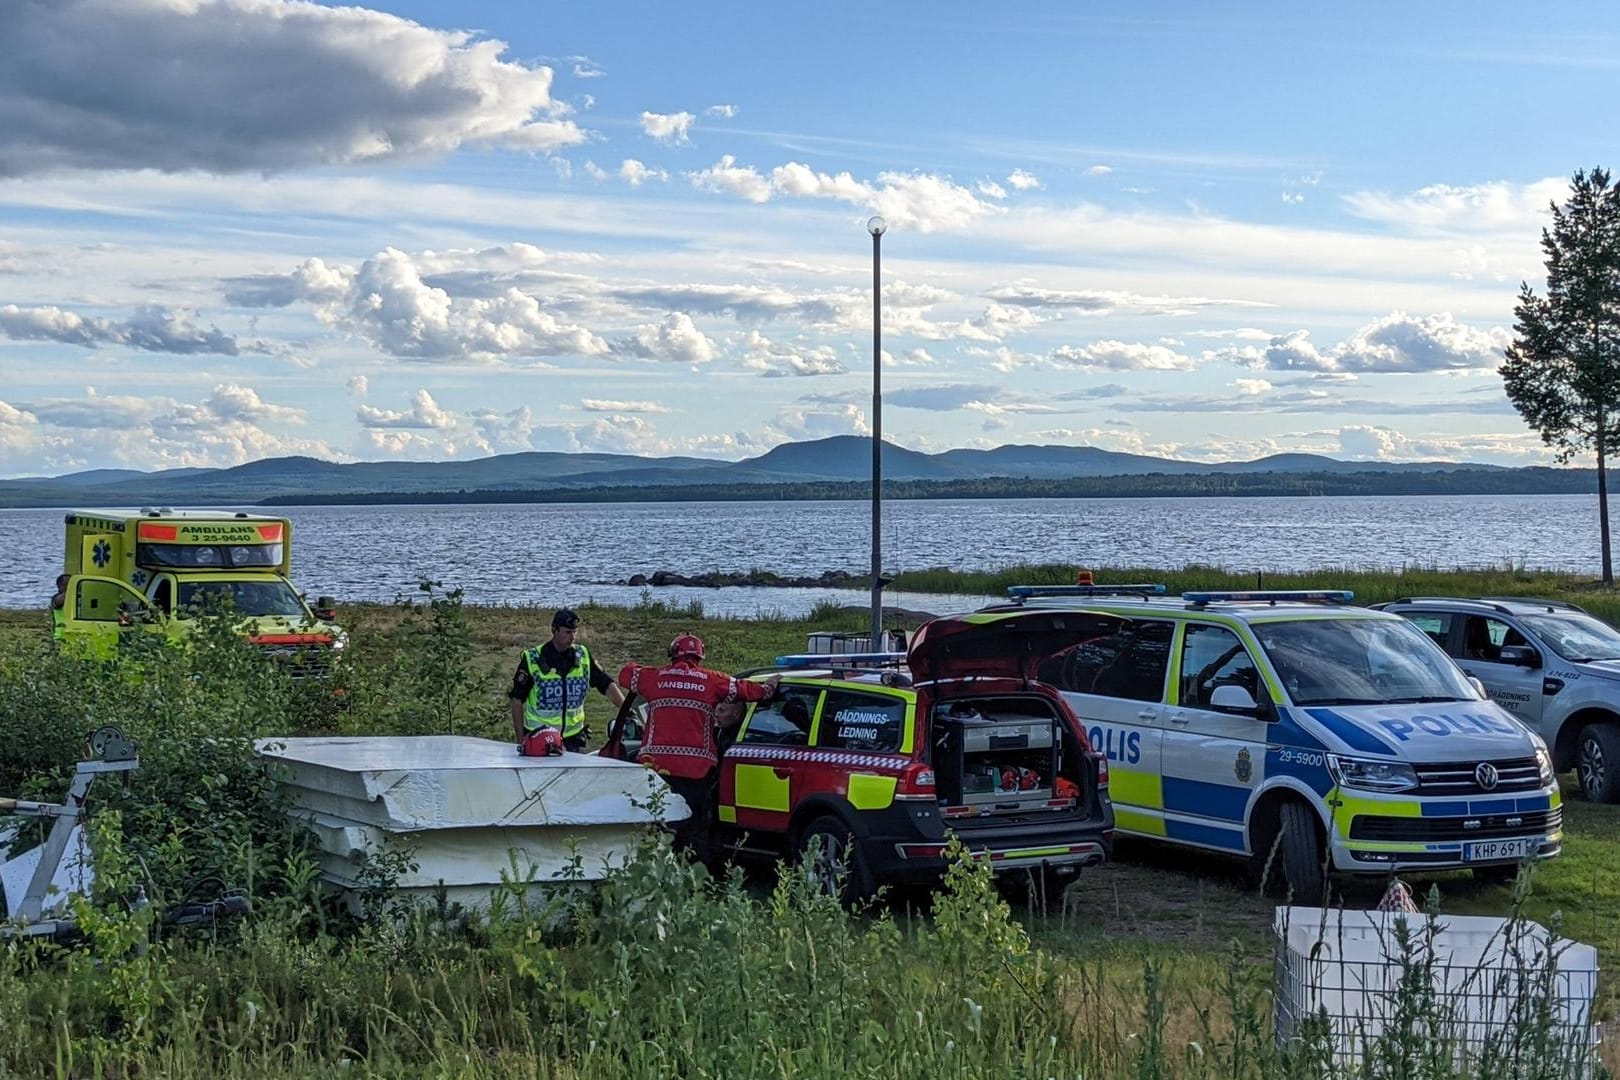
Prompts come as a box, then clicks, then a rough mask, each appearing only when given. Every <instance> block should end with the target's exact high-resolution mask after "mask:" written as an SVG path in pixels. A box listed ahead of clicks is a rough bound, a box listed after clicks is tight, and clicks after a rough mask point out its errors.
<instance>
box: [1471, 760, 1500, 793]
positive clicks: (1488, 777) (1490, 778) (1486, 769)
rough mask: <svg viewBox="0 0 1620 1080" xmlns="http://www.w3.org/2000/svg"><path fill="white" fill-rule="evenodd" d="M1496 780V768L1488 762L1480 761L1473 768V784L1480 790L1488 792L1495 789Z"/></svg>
mask: <svg viewBox="0 0 1620 1080" xmlns="http://www.w3.org/2000/svg"><path fill="white" fill-rule="evenodd" d="M1497 779H1498V776H1497V772H1496V766H1495V765H1492V764H1491V763H1490V762H1488V761H1482V762H1480V763H1479V764H1478V765H1475V766H1474V783H1476V784H1478V785H1479V786H1480V788H1481V789H1482V790H1484V791H1490V790H1492V789H1493V788H1495V787H1496V781H1497Z"/></svg>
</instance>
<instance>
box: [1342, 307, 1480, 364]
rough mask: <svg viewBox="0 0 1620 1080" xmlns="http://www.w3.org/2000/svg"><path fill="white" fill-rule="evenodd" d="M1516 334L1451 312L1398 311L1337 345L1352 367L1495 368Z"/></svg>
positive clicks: (1364, 327) (1345, 360) (1372, 323)
mask: <svg viewBox="0 0 1620 1080" xmlns="http://www.w3.org/2000/svg"><path fill="white" fill-rule="evenodd" d="M1511 342H1512V335H1511V334H1510V333H1509V332H1508V331H1507V330H1506V329H1505V328H1502V327H1494V328H1492V329H1490V330H1475V329H1474V328H1473V327H1471V326H1465V325H1463V324H1462V323H1460V322H1458V321H1457V320H1456V319H1453V318H1452V317H1451V315H1450V314H1449V313H1444V312H1443V313H1441V314H1439V315H1429V316H1425V317H1422V318H1417V317H1414V316H1411V315H1407V314H1406V313H1405V312H1400V311H1397V312H1394V313H1392V314H1390V315H1388V316H1386V317H1385V318H1382V319H1378V320H1375V321H1374V322H1371V323H1368V324H1367V325H1366V326H1363V327H1362V328H1361V329H1359V330H1357V331H1356V332H1355V334H1353V335H1352V336H1351V337H1350V338H1349V339H1348V340H1346V341H1345V342H1343V343H1342V344H1341V345H1340V346H1339V349H1338V366H1339V367H1340V368H1343V369H1346V370H1350V371H1459V370H1476V371H1491V370H1495V369H1496V368H1497V366H1499V365H1500V364H1501V363H1502V359H1503V357H1502V350H1503V349H1504V348H1506V347H1507V346H1508V345H1509V344H1510V343H1511Z"/></svg>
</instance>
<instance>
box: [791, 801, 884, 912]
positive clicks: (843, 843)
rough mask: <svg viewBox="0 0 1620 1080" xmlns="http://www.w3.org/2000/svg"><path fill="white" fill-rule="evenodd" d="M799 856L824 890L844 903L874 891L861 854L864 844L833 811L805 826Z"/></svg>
mask: <svg viewBox="0 0 1620 1080" xmlns="http://www.w3.org/2000/svg"><path fill="white" fill-rule="evenodd" d="M798 860H799V865H801V866H803V867H805V868H806V869H807V870H808V871H809V874H810V879H811V880H812V881H814V882H815V883H816V885H817V886H818V887H819V888H820V889H821V890H822V891H823V892H825V893H826V894H827V895H828V896H836V897H837V898H838V900H839V901H840V902H841V903H843V904H846V905H851V906H853V905H855V904H859V903H860V902H861V901H863V900H865V899H866V898H868V897H869V896H871V895H872V892H873V885H872V874H871V871H870V870H869V869H867V866H866V860H865V859H864V858H862V857H861V845H860V844H859V843H858V842H857V841H856V839H855V834H854V833H853V832H852V831H851V830H850V828H849V826H848V825H845V824H844V823H843V822H842V821H840V820H839V819H838V818H836V817H833V816H832V815H831V814H829V815H827V816H825V817H818V818H816V819H815V820H814V821H812V822H811V823H810V824H809V825H806V826H805V827H804V831H803V832H801V833H800V834H799V845H798Z"/></svg>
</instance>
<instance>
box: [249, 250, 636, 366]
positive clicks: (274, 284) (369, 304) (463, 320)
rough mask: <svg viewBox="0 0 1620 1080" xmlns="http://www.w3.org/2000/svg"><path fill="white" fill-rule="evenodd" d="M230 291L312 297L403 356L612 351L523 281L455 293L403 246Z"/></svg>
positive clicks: (266, 299) (343, 324) (284, 300)
mask: <svg viewBox="0 0 1620 1080" xmlns="http://www.w3.org/2000/svg"><path fill="white" fill-rule="evenodd" d="M521 247H522V248H523V249H524V253H525V254H530V253H532V254H536V255H539V256H540V257H541V258H543V257H544V253H542V252H539V249H537V248H532V247H529V246H528V245H521ZM502 250H503V251H504V250H506V249H502ZM430 261H431V260H430ZM227 296H228V298H230V299H232V300H233V301H234V302H236V303H239V304H248V303H258V304H259V305H261V306H286V305H288V304H291V303H293V302H295V301H300V300H301V301H304V302H307V303H309V304H311V305H313V306H314V308H315V311H316V314H317V316H318V317H319V318H320V319H321V320H322V321H323V322H325V323H326V324H327V325H329V326H332V327H335V328H337V329H340V330H344V331H347V332H348V333H352V334H354V335H356V336H358V337H360V338H362V339H364V340H365V341H367V342H369V343H370V344H372V345H373V346H375V347H376V348H378V349H380V350H381V351H383V352H384V353H386V354H388V355H390V356H395V357H399V358H401V359H408V360H434V361H438V360H450V361H456V360H474V361H492V360H507V361H513V362H516V361H522V360H530V361H532V360H533V358H535V357H541V356H603V355H606V353H607V352H608V347H607V343H606V342H604V341H603V340H602V339H601V338H599V337H597V336H596V335H595V334H593V333H591V332H590V331H589V330H587V329H585V328H584V327H582V326H576V325H571V324H568V323H564V322H562V321H561V320H559V319H558V318H557V317H556V316H554V315H552V314H551V313H550V312H547V311H544V310H542V309H541V306H540V302H539V301H538V300H537V299H536V298H535V297H533V296H530V295H529V294H527V293H524V292H522V291H520V290H519V289H516V288H505V289H502V290H499V291H498V292H497V293H496V294H495V295H493V296H489V297H483V298H472V299H469V298H463V297H452V296H451V295H450V293H448V292H447V291H445V290H444V289H442V288H438V287H436V286H432V285H429V284H427V283H426V282H424V281H423V280H422V273H421V268H420V267H418V265H417V264H416V261H415V260H414V259H412V257H411V256H410V255H408V254H406V253H405V252H403V251H400V250H398V249H396V248H387V249H385V250H383V251H381V252H379V253H378V254H376V255H375V256H373V257H372V258H370V259H367V260H366V261H365V262H364V263H362V264H361V266H360V268H359V269H358V270H353V269H350V268H347V267H328V266H326V265H325V264H324V263H321V262H320V261H319V260H315V259H311V260H308V261H307V262H305V263H304V264H303V265H302V266H300V267H299V268H298V269H297V270H295V271H293V272H292V273H290V274H287V275H282V276H277V275H259V276H256V277H253V278H248V279H236V280H235V281H234V282H232V283H231V285H230V287H229V288H228V289H227Z"/></svg>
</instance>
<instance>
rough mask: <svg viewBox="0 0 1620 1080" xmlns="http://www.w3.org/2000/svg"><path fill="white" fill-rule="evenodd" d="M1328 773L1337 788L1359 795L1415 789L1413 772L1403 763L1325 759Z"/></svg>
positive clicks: (1414, 770)
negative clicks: (1360, 791) (1346, 789)
mask: <svg viewBox="0 0 1620 1080" xmlns="http://www.w3.org/2000/svg"><path fill="white" fill-rule="evenodd" d="M1327 764H1328V772H1329V773H1331V774H1332V775H1333V781H1334V783H1336V784H1338V785H1339V786H1340V787H1347V788H1359V789H1361V790H1362V791H1411V790H1412V789H1413V788H1415V787H1417V786H1418V778H1417V770H1416V769H1414V768H1412V766H1410V765H1408V764H1406V763H1405V762H1404V761H1380V760H1377V759H1374V758H1354V757H1344V756H1343V755H1341V754H1328V755H1327Z"/></svg>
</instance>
